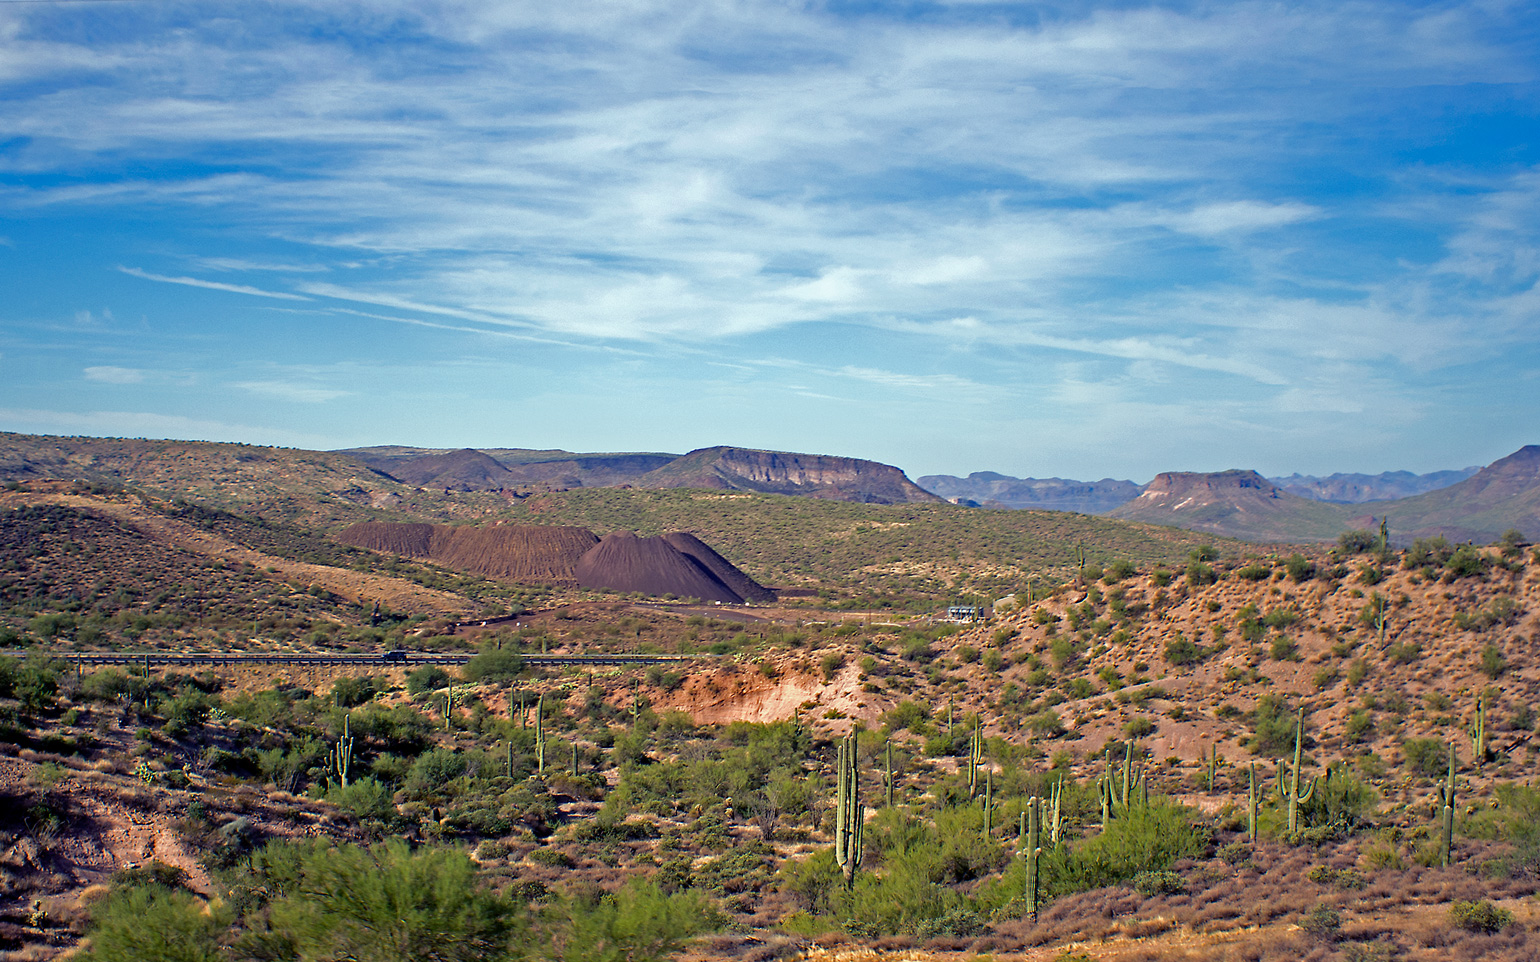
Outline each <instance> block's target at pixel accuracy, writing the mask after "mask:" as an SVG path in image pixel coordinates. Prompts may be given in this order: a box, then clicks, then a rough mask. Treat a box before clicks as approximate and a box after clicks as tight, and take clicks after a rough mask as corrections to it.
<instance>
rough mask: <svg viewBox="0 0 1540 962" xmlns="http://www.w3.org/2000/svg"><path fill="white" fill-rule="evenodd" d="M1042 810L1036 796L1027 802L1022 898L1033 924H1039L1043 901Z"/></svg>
mask: <svg viewBox="0 0 1540 962" xmlns="http://www.w3.org/2000/svg"><path fill="white" fill-rule="evenodd" d="M1042 808H1043V805H1042V799H1040V798H1038V797H1037V796H1036V795H1033V796H1032V797H1031V798H1030V799H1028V800H1027V810H1026V812H1025V817H1026V821H1027V830H1026V839H1025V841H1026V845H1025V846H1024V847H1023V848H1022V850H1021V857H1022V862H1023V864H1024V867H1025V869H1026V873H1025V875H1026V880H1025V884H1024V886H1023V888H1024V891H1023V892H1022V897H1023V898H1024V899H1025V901H1026V903H1027V905H1026V908H1027V912H1028V913H1030V914H1031V916H1032V922H1033V924H1036V923H1037V909H1038V903H1039V902H1040V901H1041V895H1042V892H1041V889H1040V887H1039V884H1038V883H1039V882H1040V881H1041V874H1040V873H1041V871H1042V858H1043V848H1042V841H1043V838H1042V826H1041V822H1042V817H1043V812H1042Z"/></svg>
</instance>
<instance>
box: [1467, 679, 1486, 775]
mask: <svg viewBox="0 0 1540 962" xmlns="http://www.w3.org/2000/svg"><path fill="white" fill-rule="evenodd" d="M1470 751H1471V756H1472V757H1473V758H1475V760H1476V767H1477V768H1480V767H1481V766H1482V765H1483V764H1484V763H1485V762H1486V760H1487V693H1486V692H1485V691H1483V692H1481V693H1480V694H1478V695H1477V696H1476V717H1475V719H1474V720H1473V721H1471V723H1470Z"/></svg>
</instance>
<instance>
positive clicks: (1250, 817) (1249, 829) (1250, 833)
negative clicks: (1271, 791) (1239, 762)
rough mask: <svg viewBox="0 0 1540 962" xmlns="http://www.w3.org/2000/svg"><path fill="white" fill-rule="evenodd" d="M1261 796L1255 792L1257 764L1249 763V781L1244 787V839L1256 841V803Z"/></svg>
mask: <svg viewBox="0 0 1540 962" xmlns="http://www.w3.org/2000/svg"><path fill="white" fill-rule="evenodd" d="M1261 797H1262V795H1261V793H1260V792H1258V791H1257V763H1256V762H1252V763H1251V781H1250V782H1248V783H1247V785H1246V837H1247V838H1249V839H1251V840H1252V841H1253V842H1255V841H1256V840H1257V802H1258V801H1259V800H1260V799H1261Z"/></svg>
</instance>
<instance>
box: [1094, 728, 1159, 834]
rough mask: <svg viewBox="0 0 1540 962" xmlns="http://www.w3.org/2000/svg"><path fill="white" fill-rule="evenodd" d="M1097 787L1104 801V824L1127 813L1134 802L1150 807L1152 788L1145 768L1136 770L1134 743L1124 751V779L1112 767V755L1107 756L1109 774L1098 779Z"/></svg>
mask: <svg viewBox="0 0 1540 962" xmlns="http://www.w3.org/2000/svg"><path fill="white" fill-rule="evenodd" d="M1097 787H1098V789H1100V792H1101V799H1102V822H1103V824H1105V823H1106V822H1107V820H1108V819H1110V818H1112V816H1114V815H1116V814H1118V813H1119V812H1120V811H1121V812H1125V813H1126V812H1127V811H1128V806H1129V805H1130V804H1131V803H1133V802H1141V803H1143V804H1146V805H1148V804H1149V801H1150V786H1149V784H1148V782H1147V781H1146V778H1145V772H1144V766H1143V765H1141V766H1140V767H1139V768H1138V769H1135V768H1134V745H1133V743H1132V742H1129V743H1127V744H1126V745H1124V749H1123V778H1122V780H1121V781H1120V780H1119V779H1118V776H1117V772H1116V771H1114V769H1113V766H1112V753H1111V752H1110V751H1109V752H1108V754H1107V774H1106V775H1104V776H1102V777H1101V778H1099V779H1097Z"/></svg>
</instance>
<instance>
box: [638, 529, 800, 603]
mask: <svg viewBox="0 0 1540 962" xmlns="http://www.w3.org/2000/svg"><path fill="white" fill-rule="evenodd" d="M663 539H664V540H665V541H667V542H668V543H669V544H671V545H673V546H674V547H675V548H677V549H679V550H680V551H682V552H684V553H685V554H687V555H689V556H690V557H691V558H694V559H695V560H696V561H698V562H700V564H701V566H702V567H704V568H705V569H706V570H707V571H709V572H711V573H712V574H713V575H715V576H716V578H717V580H718V581H720V582H722V584H724V585H726V586H727V587H728V589H729V590H731V591H732V592H733V593H734V594H736V595H737V596H738V597H740V598H742V599H743V600H744V601H774V600H775V592H773V591H771V590H770V589H769V588H766V587H765V586H764V585H762V584H760V583H759V582H757V581H755V580H754V579H753V578H750V577H749V576H748V575H746V574H744V573H743V572H741V571H739V570H738V569H737V568H736V567H734V566H733V563H732V562H731V561H728V560H727V559H726V558H724V557H722V556H721V555H719V554H717V553H716V551H714V550H713V549H712V547H711V546H710V545H708V544H707V543H706V542H704V541H702V540H701V539H699V538H697V537H695V535H693V534H690V533H688V532H685V531H674V532H671V533H669V534H666V535H664V536H663ZM675 593H676V594H677V593H678V592H675Z"/></svg>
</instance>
